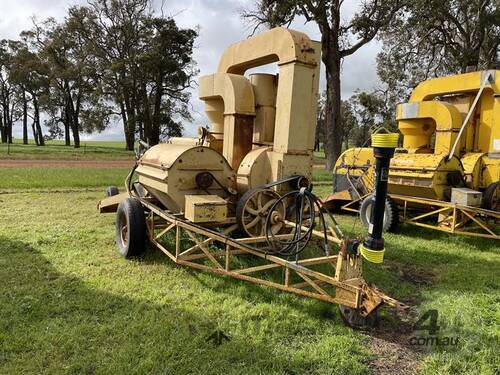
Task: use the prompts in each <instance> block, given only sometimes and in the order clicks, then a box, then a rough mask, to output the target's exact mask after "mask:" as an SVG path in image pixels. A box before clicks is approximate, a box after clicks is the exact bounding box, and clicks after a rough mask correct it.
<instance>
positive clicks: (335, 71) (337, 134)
mask: <svg viewBox="0 0 500 375" xmlns="http://www.w3.org/2000/svg"><path fill="white" fill-rule="evenodd" d="M340 62H341V60H340V59H334V58H330V60H329V63H328V64H325V66H326V108H325V112H326V113H325V145H324V147H325V157H326V169H327V170H330V171H331V170H332V169H333V167H334V166H335V162H336V161H337V159H338V158H339V156H340V154H341V152H342V140H343V129H342V120H341V117H340V103H341V100H340V99H341V98H340V96H341V93H340Z"/></svg>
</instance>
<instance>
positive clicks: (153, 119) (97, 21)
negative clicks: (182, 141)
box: [79, 0, 197, 149]
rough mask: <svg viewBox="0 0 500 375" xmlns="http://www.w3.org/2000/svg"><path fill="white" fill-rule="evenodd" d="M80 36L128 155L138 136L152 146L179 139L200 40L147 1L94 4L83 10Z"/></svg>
mask: <svg viewBox="0 0 500 375" xmlns="http://www.w3.org/2000/svg"><path fill="white" fill-rule="evenodd" d="M83 8H84V9H82V8H80V9H81V14H82V15H83V14H85V16H84V17H80V18H79V22H80V26H79V27H80V30H81V31H82V33H85V36H86V40H87V42H88V43H89V45H90V46H91V48H92V51H93V53H94V55H95V56H96V58H97V61H96V64H97V66H98V67H99V68H98V69H97V71H98V73H99V80H100V84H101V88H102V93H103V95H104V96H105V97H107V98H108V100H112V101H113V102H114V103H115V104H116V106H117V108H118V111H117V113H119V114H120V116H121V119H122V122H123V127H124V133H125V140H126V147H127V149H132V148H133V146H134V141H135V138H136V135H138V136H139V137H142V138H144V139H145V140H147V141H148V142H149V143H150V144H155V143H158V142H159V141H160V138H161V137H162V136H164V135H179V134H180V132H181V130H182V126H181V124H180V122H179V121H180V120H181V119H182V118H189V111H188V109H187V102H188V99H189V93H188V92H187V91H186V89H187V88H188V87H190V86H191V83H192V80H193V77H194V76H195V74H196V70H195V63H194V61H193V59H192V51H193V43H194V39H195V38H196V36H197V34H196V32H195V31H194V30H191V29H180V28H178V27H177V25H176V23H175V21H174V20H173V19H171V18H165V17H163V16H157V15H155V14H154V12H153V11H152V10H151V9H152V6H151V3H150V1H149V0H93V1H91V2H90V3H89V6H88V7H83Z"/></svg>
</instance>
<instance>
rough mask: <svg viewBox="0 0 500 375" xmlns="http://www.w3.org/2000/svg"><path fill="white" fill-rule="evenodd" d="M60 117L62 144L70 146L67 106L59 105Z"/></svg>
mask: <svg viewBox="0 0 500 375" xmlns="http://www.w3.org/2000/svg"><path fill="white" fill-rule="evenodd" d="M61 119H62V123H63V125H64V145H65V146H71V134H70V127H69V121H70V120H69V116H68V111H67V108H62V107H61Z"/></svg>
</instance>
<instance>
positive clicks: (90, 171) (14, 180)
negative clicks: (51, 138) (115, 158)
mask: <svg viewBox="0 0 500 375" xmlns="http://www.w3.org/2000/svg"><path fill="white" fill-rule="evenodd" d="M129 171H130V168H45V169H40V168H3V169H0V190H11V189H47V188H58V189H59V188H94V187H104V186H110V185H115V186H122V185H123V183H124V181H125V177H126V176H127V174H128V173H129Z"/></svg>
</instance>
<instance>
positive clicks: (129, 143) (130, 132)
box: [123, 91, 136, 151]
mask: <svg viewBox="0 0 500 375" xmlns="http://www.w3.org/2000/svg"><path fill="white" fill-rule="evenodd" d="M124 109H125V113H126V114H127V116H126V117H127V121H125V122H124V123H123V130H124V133H125V147H126V150H128V151H132V150H134V142H135V121H136V118H135V111H134V108H133V107H132V105H131V103H130V99H129V96H128V93H127V92H126V91H125V92H124Z"/></svg>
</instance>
